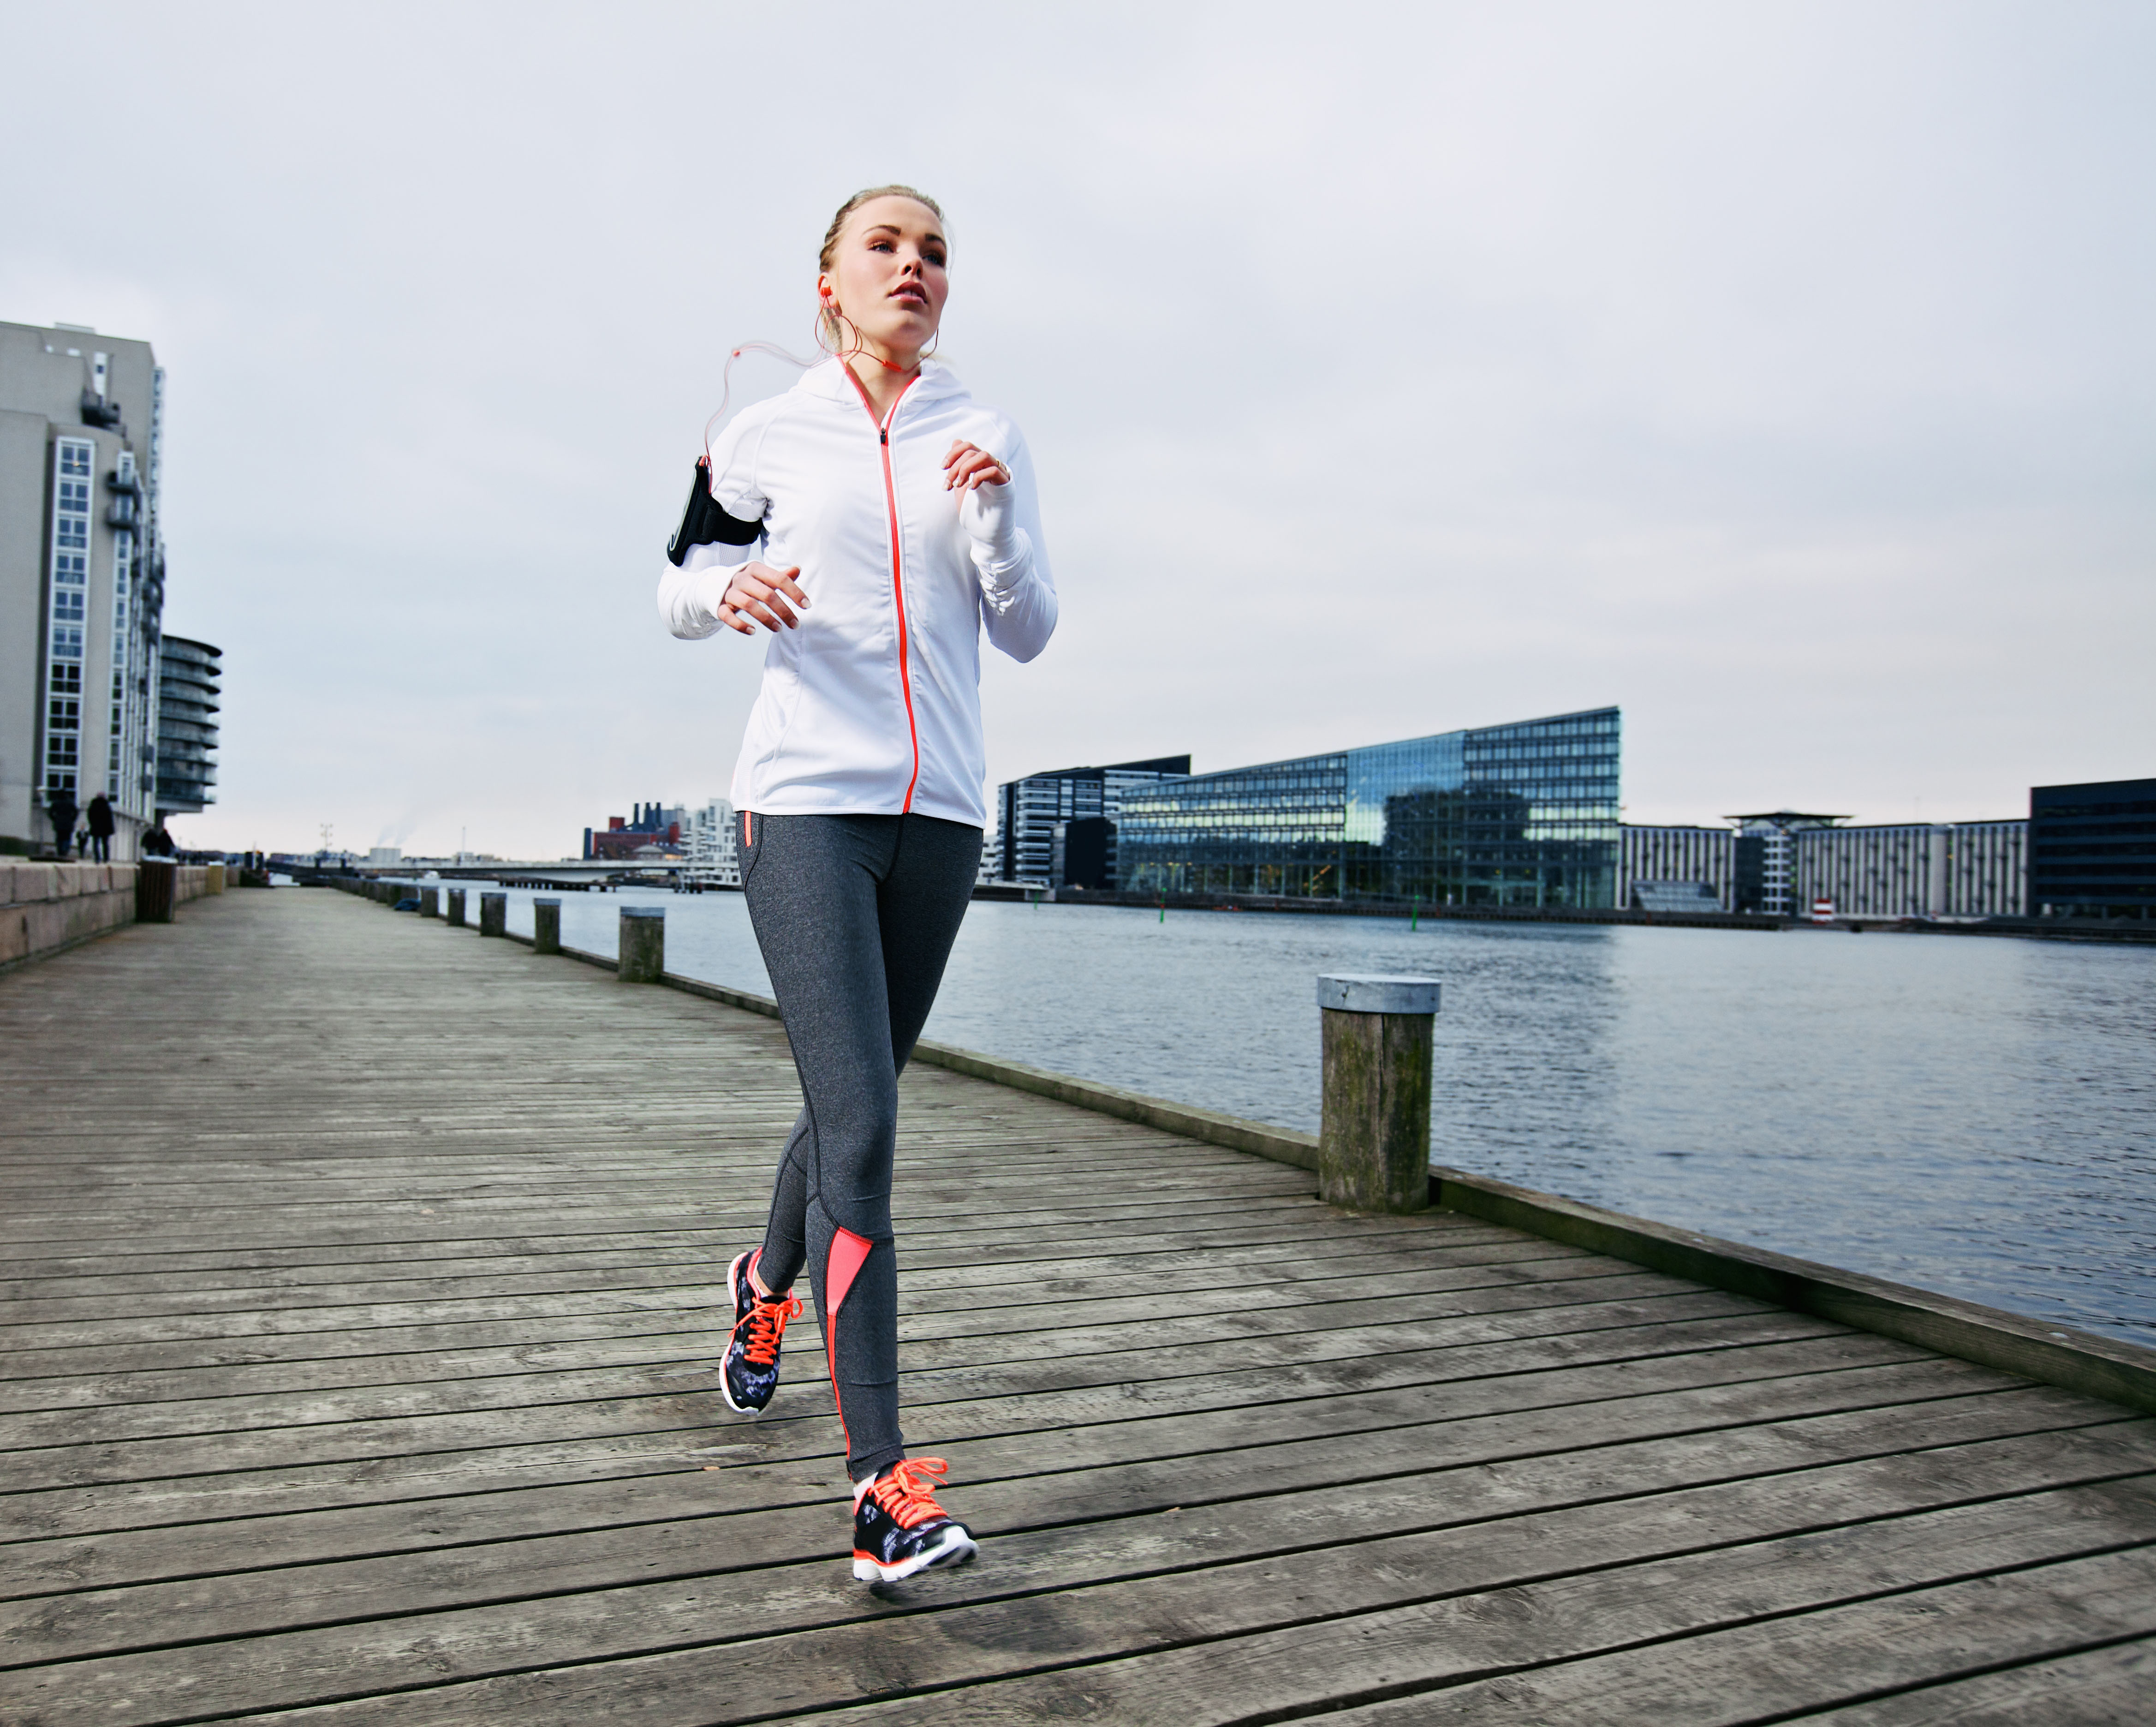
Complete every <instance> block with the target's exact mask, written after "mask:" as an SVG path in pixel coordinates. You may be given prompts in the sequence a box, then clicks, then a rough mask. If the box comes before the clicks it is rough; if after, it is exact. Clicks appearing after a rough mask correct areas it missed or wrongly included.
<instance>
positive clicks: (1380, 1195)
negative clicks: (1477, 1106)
mask: <svg viewBox="0 0 2156 1727" xmlns="http://www.w3.org/2000/svg"><path fill="white" fill-rule="evenodd" d="M1437 998H1438V983H1437V980H1436V979H1435V978H1400V977H1354V976H1348V977H1325V978H1320V979H1318V980H1317V1005H1318V1006H1319V1007H1320V1008H1321V1009H1322V1010H1323V1012H1322V1015H1321V1018H1322V1020H1323V1025H1324V1032H1323V1036H1324V1060H1325V1101H1324V1116H1323V1119H1322V1125H1321V1127H1320V1129H1319V1133H1318V1138H1317V1193H1318V1197H1319V1198H1320V1199H1322V1200H1324V1201H1325V1202H1326V1203H1327V1205H1341V1206H1345V1207H1347V1209H1348V1210H1355V1211H1419V1210H1423V1209H1424V1207H1425V1206H1427V1205H1429V1204H1430V1037H1431V1031H1432V1027H1433V1023H1434V1021H1435V1018H1436V1015H1437Z"/></svg>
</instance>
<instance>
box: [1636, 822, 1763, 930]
mask: <svg viewBox="0 0 2156 1727" xmlns="http://www.w3.org/2000/svg"><path fill="white" fill-rule="evenodd" d="M1736 872H1737V830H1735V829H1734V828H1708V827H1686V826H1677V825H1671V826H1668V827H1646V826H1635V825H1632V824H1631V823H1629V822H1628V823H1626V824H1625V826H1624V827H1623V828H1622V829H1621V830H1620V831H1619V835H1618V846H1617V903H1618V905H1619V906H1620V907H1626V908H1634V907H1637V908H1640V909H1644V910H1646V911H1650V912H1652V911H1666V910H1672V909H1678V908H1680V907H1679V901H1678V899H1677V898H1676V897H1674V896H1672V895H1671V893H1670V892H1669V890H1671V889H1672V888H1676V887H1695V886H1697V887H1704V888H1706V889H1707V893H1703V894H1699V895H1698V896H1697V903H1696V904H1695V905H1690V906H1683V907H1681V908H1682V909H1685V910H1694V909H1697V910H1705V911H1717V910H1719V911H1723V912H1730V911H1734V910H1735V909H1736V907H1737V901H1736V897H1735V896H1736V892H1737V874H1736ZM1710 896H1711V897H1712V904H1708V903H1707V899H1708V897H1710ZM1665 901H1667V902H1668V903H1664V902H1665Z"/></svg>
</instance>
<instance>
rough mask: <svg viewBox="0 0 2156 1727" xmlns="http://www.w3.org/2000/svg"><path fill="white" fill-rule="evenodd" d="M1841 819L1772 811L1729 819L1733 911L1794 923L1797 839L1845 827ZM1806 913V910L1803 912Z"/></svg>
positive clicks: (1843, 817) (1795, 911)
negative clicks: (1733, 843)
mask: <svg viewBox="0 0 2156 1727" xmlns="http://www.w3.org/2000/svg"><path fill="white" fill-rule="evenodd" d="M1848 819H1849V818H1848V817H1847V816H1845V815H1804V814H1801V813H1800V812H1799V811H1797V810H1768V811H1766V812H1764V813H1763V814H1760V815H1732V816H1730V817H1729V818H1728V820H1731V821H1733V822H1735V823H1736V824H1737V840H1736V847H1735V856H1734V859H1733V864H1732V872H1731V875H1732V886H1733V890H1734V892H1733V897H1734V898H1735V900H1736V906H1735V909H1736V910H1738V911H1739V912H1760V913H1762V914H1763V915H1764V916H1766V917H1794V916H1795V915H1796V914H1797V912H1798V910H1799V907H1798V904H1797V835H1799V834H1803V833H1810V832H1814V831H1816V830H1819V829H1820V828H1830V827H1832V826H1834V825H1835V824H1836V823H1837V822H1842V821H1846V820H1848ZM1803 909H1804V910H1809V909H1810V908H1809V906H1807V907H1804V908H1803Z"/></svg>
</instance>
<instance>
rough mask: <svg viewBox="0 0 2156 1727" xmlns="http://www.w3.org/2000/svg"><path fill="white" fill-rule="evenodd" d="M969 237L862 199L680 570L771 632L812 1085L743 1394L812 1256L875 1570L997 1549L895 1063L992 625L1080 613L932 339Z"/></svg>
mask: <svg viewBox="0 0 2156 1727" xmlns="http://www.w3.org/2000/svg"><path fill="white" fill-rule="evenodd" d="M950 257H951V244H950V239H949V237H948V235H947V232H946V230H945V226H944V222H943V215H942V211H941V210H940V209H939V208H937V205H936V203H934V201H933V200H932V199H930V198H927V197H924V196H923V195H922V194H921V193H917V192H915V191H913V190H912V189H911V188H907V187H903V186H885V187H879V188H875V189H873V190H871V191H868V192H863V193H857V194H856V195H855V196H854V197H853V198H849V199H847V201H846V202H845V203H844V205H842V206H841V207H840V208H839V213H838V214H837V216H836V217H834V218H833V220H832V222H831V225H830V228H829V231H828V232H827V233H826V234H825V235H824V244H823V249H822V251H821V253H820V254H819V257H818V260H817V268H818V275H817V277H816V295H817V306H816V320H817V339H818V342H819V346H820V347H822V349H823V350H824V355H825V358H824V360H823V361H822V362H820V363H818V364H816V365H814V366H812V367H811V368H809V369H808V371H807V372H806V373H804V374H803V376H802V378H801V379H800V381H799V382H798V383H796V384H795V385H794V386H793V388H791V389H790V390H788V391H787V392H786V393H784V394H783V395H780V396H778V397H776V398H772V399H770V400H768V401H764V402H759V403H755V404H753V405H752V406H750V407H748V408H746V409H742V412H741V413H740V414H737V415H736V416H735V417H734V419H732V420H731V421H730V422H729V423H728V424H726V426H725V427H724V428H723V429H721V431H720V433H719V435H718V438H717V440H716V442H715V443H711V444H709V445H707V447H706V455H705V460H701V461H700V462H699V463H698V464H697V477H696V484H695V486H694V487H693V488H692V490H691V491H690V505H689V509H688V511H687V512H686V513H685V516H684V517H683V521H682V525H681V528H680V531H679V532H677V533H676V534H675V538H674V542H673V544H672V545H670V547H668V549H667V558H668V562H669V566H670V567H669V568H667V569H666V570H665V573H664V574H663V575H662V576H661V578H660V584H659V609H660V615H661V616H662V617H663V618H664V619H665V621H666V624H667V627H668V628H669V629H670V630H671V631H672V632H673V633H674V634H675V635H677V636H684V637H689V638H700V637H705V636H710V635H716V634H717V633H718V632H719V631H721V630H734V631H737V632H738V633H739V634H741V635H747V636H752V637H753V636H755V635H757V633H758V631H759V630H762V631H767V632H768V633H769V639H768V640H767V644H766V646H765V650H764V660H763V681H762V689H761V691H759V693H758V695H757V701H756V705H755V707H754V708H753V709H752V712H751V713H750V716H749V721H748V727H747V735H746V736H745V737H744V738H743V739H742V747H741V752H740V755H739V758H738V760H737V763H736V765H735V768H734V777H733V785H732V794H731V800H732V803H733V805H734V808H735V809H736V810H738V811H739V812H740V814H739V815H738V816H737V818H736V820H737V822H738V824H739V826H738V829H737V840H738V841H739V846H740V854H739V855H740V858H741V875H742V889H743V892H744V893H745V894H746V896H747V901H748V908H749V917H750V921H751V923H752V925H753V926H754V928H755V930H756V938H757V946H758V947H759V948H761V949H762V953H763V959H764V964H765V967H766V968H767V970H768V971H769V972H770V974H771V980H772V988H773V992H774V993H775V994H776V995H777V996H778V1005H779V1009H780V1011H781V1013H782V1014H783V1016H784V1020H785V1023H786V1031H787V1037H788V1041H789V1042H790V1043H791V1044H792V1046H793V1061H794V1067H795V1068H796V1070H797V1072H798V1074H799V1076H800V1080H801V1092H802V1098H803V1107H802V1110H801V1113H800V1116H799V1118H798V1119H797V1120H796V1122H795V1123H794V1124H793V1131H792V1132H791V1133H789V1134H788V1138H787V1141H786V1147H785V1150H784V1153H783V1155H782V1156H781V1158H780V1159H779V1164H778V1180H777V1182H776V1184H775V1186H774V1190H773V1195H772V1203H771V1212H770V1217H769V1221H768V1223H767V1226H766V1229H765V1232H764V1236H763V1240H762V1243H761V1245H759V1246H756V1247H754V1248H752V1249H751V1250H749V1251H747V1252H742V1253H741V1254H739V1255H738V1256H737V1257H736V1258H735V1259H734V1260H733V1262H732V1263H731V1265H730V1266H729V1267H727V1272H726V1288H727V1293H728V1294H729V1295H730V1296H731V1298H732V1301H733V1308H734V1313H733V1329H732V1332H731V1335H730V1336H729V1339H728V1341H727V1345H726V1359H725V1361H724V1363H723V1382H724V1387H725V1395H726V1401H727V1403H728V1404H729V1405H730V1406H731V1407H732V1408H734V1409H735V1410H737V1411H742V1412H745V1413H750V1414H754V1413H758V1412H761V1411H762V1410H763V1409H764V1408H765V1407H766V1406H767V1405H768V1404H769V1403H770V1401H771V1399H772V1395H773V1392H774V1391H775V1390H777V1387H778V1375H779V1346H780V1340H781V1339H782V1338H783V1335H784V1334H785V1329H786V1324H787V1321H788V1319H789V1318H793V1317H794V1316H795V1315H797V1314H798V1313H799V1312H800V1311H801V1303H800V1301H799V1299H798V1298H797V1297H796V1296H794V1295H793V1294H792V1293H791V1291H792V1289H793V1285H794V1282H795V1280H796V1279H797V1278H798V1277H799V1276H800V1275H801V1273H802V1272H803V1271H804V1270H805V1271H806V1272H807V1273H808V1281H809V1285H810V1288H811V1289H812V1290H813V1292H814V1297H815V1302H816V1313H817V1318H818V1320H819V1323H820V1324H821V1326H822V1328H823V1333H824V1355H825V1361H824V1365H825V1369H826V1370H827V1371H828V1372H829V1375H830V1379H831V1389H832V1393H833V1395H834V1397H835V1398H836V1400H837V1402H838V1411H839V1425H840V1429H841V1431H842V1432H843V1434H844V1439H845V1446H846V1467H847V1473H848V1474H849V1476H850V1478H851V1479H852V1483H853V1502H854V1560H853V1573H854V1575H855V1577H856V1578H858V1579H860V1580H861V1581H864V1582H870V1583H878V1582H882V1583H888V1582H895V1581H898V1580H899V1579H901V1578H903V1577H908V1576H911V1575H913V1574H914V1573H916V1572H917V1571H921V1570H926V1569H927V1568H928V1567H930V1566H934V1565H955V1564H962V1563H963V1562H964V1561H966V1560H969V1559H971V1558H972V1557H973V1555H974V1553H975V1551H976V1546H975V1542H974V1539H973V1533H972V1531H971V1530H970V1529H968V1528H967V1527H966V1525H965V1524H962V1523H961V1522H959V1521H958V1520H957V1519H956V1518H954V1517H952V1516H951V1515H950V1514H948V1513H947V1512H946V1511H945V1510H944V1509H943V1508H942V1505H941V1504H940V1503H938V1501H937V1493H938V1491H939V1490H940V1483H941V1482H942V1478H943V1477H944V1476H945V1475H946V1474H947V1466H946V1465H945V1463H944V1462H943V1460H942V1459H941V1458H939V1457H908V1456H907V1455H906V1442H905V1440H904V1439H903V1437H901V1433H900V1431H899V1419H898V1259H897V1249H896V1242H895V1240H894V1237H893V1233H892V1228H891V1169H892V1162H893V1159H894V1155H895V1153H896V1144H897V1131H898V1076H899V1073H900V1072H901V1070H902V1069H903V1068H904V1067H905V1066H906V1058H907V1056H910V1055H911V1053H912V1050H913V1046H914V1041H915V1040H916V1038H918V1037H919V1036H920V1035H921V1026H922V1025H924V1024H925V1023H926V1022H927V1018H928V1010H929V1008H930V1006H931V1005H932V1004H933V1003H934V1001H935V999H936V989H937V984H939V983H940V982H941V981H942V975H943V965H944V961H945V959H947V957H948V955H949V953H950V951H951V943H952V940H953V939H954V938H956V937H957V933H958V924H959V921H960V920H961V919H962V917H964V916H965V912H966V907H967V904H968V902H969V901H970V900H971V898H972V896H973V877H974V874H975V872H976V871H977V869H978V866H979V862H980V856H981V835H982V830H983V826H984V825H985V823H986V821H987V819H988V810H987V804H986V802H985V799H984V797H983V779H984V777H985V774H986V755H985V753H984V750H983V743H982V738H981V704H980V638H981V635H982V634H983V631H985V633H986V634H987V636H988V641H989V642H990V644H991V645H993V646H994V647H996V648H998V650H1001V651H1002V652H1004V653H1005V654H1007V655H1009V656H1010V657H1011V658H1013V659H1014V660H1031V659H1033V658H1034V656H1035V655H1038V654H1039V652H1040V650H1042V649H1043V648H1044V647H1045V646H1046V645H1047V644H1048V638H1049V636H1050V633H1051V632H1052V631H1053V630H1055V618H1056V598H1055V584H1054V582H1053V580H1052V579H1051V578H1050V573H1049V568H1048V557H1047V553H1046V550H1045V544H1044V542H1043V540H1042V537H1041V532H1040V520H1039V506H1038V503H1037V501H1036V498H1035V494H1034V477H1033V468H1032V462H1031V459H1030V457H1029V455H1028V453H1027V450H1026V446H1025V441H1024V439H1023V438H1021V437H1020V436H1019V430H1018V428H1017V427H1016V426H1015V425H1014V424H1012V423H1011V421H1010V420H1009V419H1007V418H1005V417H1004V415H1003V414H999V413H998V412H996V411H995V410H993V409H990V408H988V407H986V406H984V405H983V404H982V403H978V402H977V401H975V400H974V399H973V396H972V395H971V394H970V393H968V390H967V388H966V387H965V385H963V384H962V383H960V382H959V381H958V379H957V377H956V376H954V375H953V374H952V372H951V371H950V369H949V368H947V367H946V366H944V365H943V364H942V363H941V362H938V361H937V360H936V359H934V358H933V357H932V353H933V350H934V347H935V345H936V341H937V332H938V330H939V328H940V326H941V325H942V316H943V307H944V302H945V300H946V297H947V294H948V292H949V288H950V279H949V268H950Z"/></svg>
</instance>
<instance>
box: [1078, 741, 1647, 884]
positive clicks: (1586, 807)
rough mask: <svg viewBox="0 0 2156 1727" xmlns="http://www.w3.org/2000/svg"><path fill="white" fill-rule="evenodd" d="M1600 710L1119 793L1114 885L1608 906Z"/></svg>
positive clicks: (1610, 775) (1607, 792) (1612, 780)
mask: <svg viewBox="0 0 2156 1727" xmlns="http://www.w3.org/2000/svg"><path fill="white" fill-rule="evenodd" d="M1619 729H1620V728H1619V717H1618V710H1617V709H1615V708H1614V707H1603V708H1596V709H1594V710H1592V711H1590V712H1584V713H1569V714H1559V715H1557V716H1555V717H1552V718H1549V719H1541V720H1527V721H1523V722H1521V723H1519V724H1517V725H1512V726H1489V727H1481V728H1479V729H1476V730H1474V731H1466V732H1445V733H1443V734H1441V735H1440V736H1438V737H1435V738H1409V739H1408V740H1406V741H1404V742H1403V743H1379V744H1373V745H1371V746H1369V747H1368V748H1363V749H1349V750H1339V751H1336V752H1334V753H1331V754H1327V755H1317V756H1303V757H1299V758H1296V759H1295V760H1293V761H1286V762H1268V763H1264V764H1263V765H1261V766H1259V767H1255V768H1234V769H1231V770H1229V772H1226V773H1223V774H1199V775H1198V776H1196V777H1195V778H1193V779H1181V780H1174V781H1170V782H1166V783H1163V784H1159V785H1156V786H1151V787H1147V788H1145V789H1138V790H1133V791H1132V792H1130V793H1128V794H1126V795H1125V797H1124V799H1123V809H1122V821H1121V823H1120V824H1119V825H1118V832H1117V843H1118V846H1119V850H1120V853H1121V857H1120V862H1119V869H1118V875H1119V879H1120V882H1121V885H1122V887H1125V888H1132V889H1137V890H1139V891H1142V892H1156V893H1256V894H1279V895H1283V896H1286V897H1295V898H1317V899H1361V900H1389V901H1398V902H1401V903H1402V904H1405V903H1407V902H1409V901H1410V900H1419V901H1421V902H1423V903H1424V904H1425V905H1489V906H1573V907H1596V908H1599V907H1611V906H1614V905H1615V904H1616V902H1617V844H1618V801H1617V779H1618V755H1619V748H1618V746H1619Z"/></svg>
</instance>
